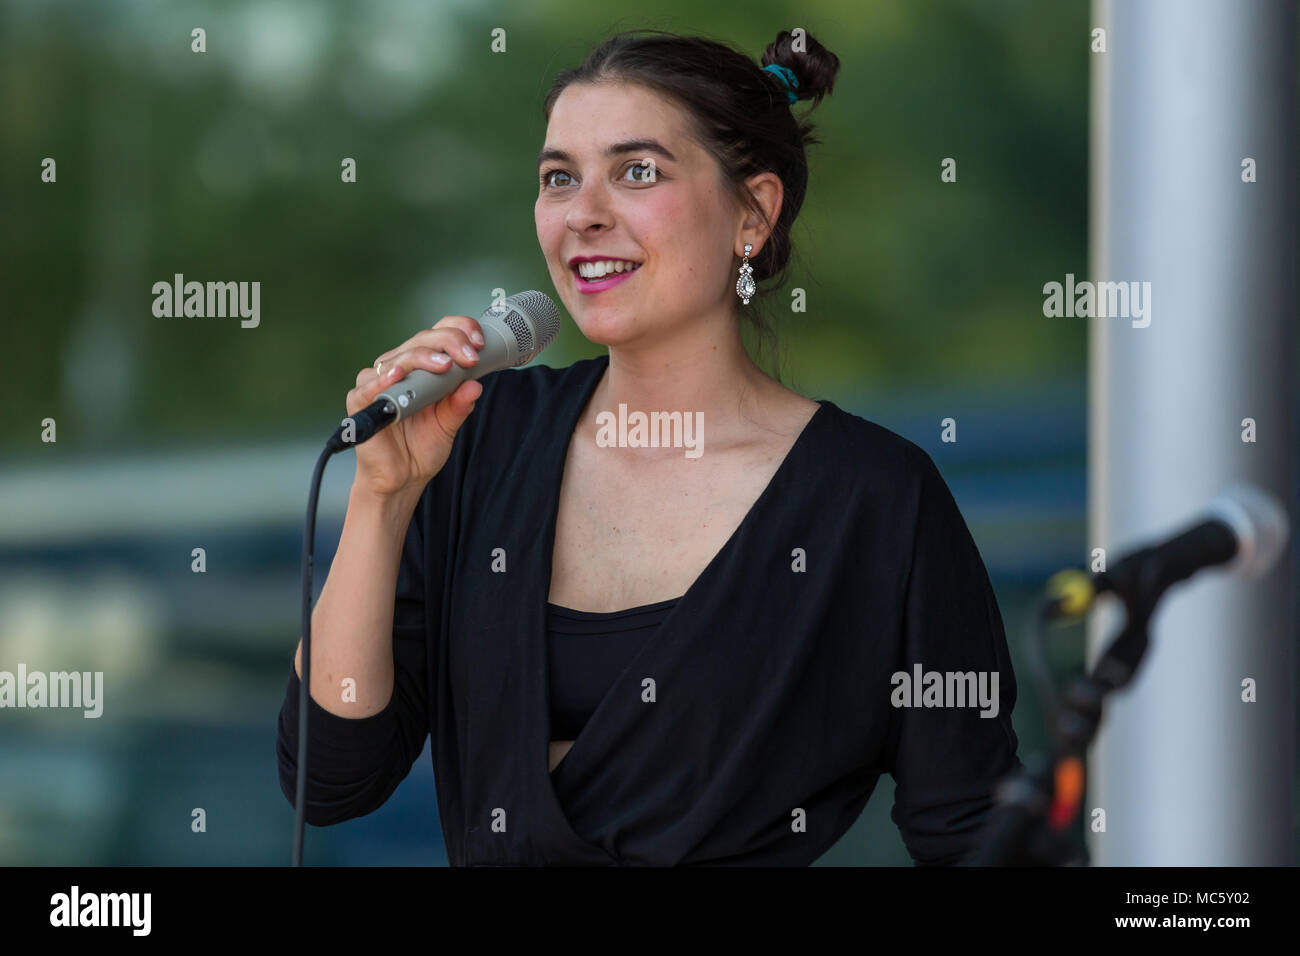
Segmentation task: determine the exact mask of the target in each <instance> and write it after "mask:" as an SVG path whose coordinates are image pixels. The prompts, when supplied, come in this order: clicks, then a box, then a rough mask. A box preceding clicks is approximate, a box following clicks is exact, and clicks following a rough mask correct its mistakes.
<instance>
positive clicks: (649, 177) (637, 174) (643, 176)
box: [627, 162, 656, 183]
mask: <svg viewBox="0 0 1300 956" xmlns="http://www.w3.org/2000/svg"><path fill="white" fill-rule="evenodd" d="M627 172H629V173H631V174H632V181H633V182H638V183H652V182H654V181H655V179H656V175H655V164H654V163H649V162H641V163H633V164H632V165H631V166H629V167H628V168H627Z"/></svg>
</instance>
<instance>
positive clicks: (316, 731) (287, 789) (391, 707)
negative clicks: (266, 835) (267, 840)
mask: <svg viewBox="0 0 1300 956" xmlns="http://www.w3.org/2000/svg"><path fill="white" fill-rule="evenodd" d="M427 500H428V493H427V492H426V494H425V495H424V496H423V497H422V498H421V499H420V504H418V505H417V506H416V510H415V513H414V516H413V517H412V519H411V524H410V527H409V528H408V529H407V533H406V539H405V541H404V543H403V546H402V558H401V562H400V564H399V567H398V573H397V589H396V595H395V602H394V607H393V695H392V697H391V698H390V699H389V701H388V704H387V705H386V706H385V707H384V709H383V710H381V711H380V712H379V713H377V714H373V715H371V716H369V717H361V718H349V717H342V716H340V715H338V714H332V713H330V712H329V711H327V710H325V709H324V708H323V707H321V706H320V705H319V704H318V703H316V701H315V700H314V699H311V698H309V699H308V701H307V707H308V711H309V714H308V732H309V733H308V736H309V738H310V739H309V740H308V748H309V750H308V756H307V769H308V779H307V788H306V805H307V806H306V820H307V822H308V823H310V824H312V825H313V826H328V825H330V824H333V823H340V822H342V821H344V820H350V819H352V818H354V817H359V816H363V815H365V814H367V813H370V812H371V811H373V810H376V809H377V808H378V807H379V806H380V805H382V804H383V802H384V801H385V800H387V799H388V797H389V796H390V795H391V794H392V792H393V791H394V790H396V789H397V785H398V784H399V783H401V782H402V780H404V779H405V778H406V775H407V774H408V773H410V771H411V767H412V765H413V764H414V763H415V761H416V760H417V759H418V758H419V756H420V753H421V751H422V750H423V749H424V742H425V739H426V738H427V737H428V735H429V729H430V723H429V716H428V715H429V708H428V701H427V700H426V696H427V695H426V691H425V687H426V666H427V655H428V648H427V643H428V634H427V631H426V621H425V607H424V604H425V600H424V595H425V548H424V536H423V534H422V530H421V529H422V525H423V520H422V519H423V516H424V511H425V507H426V504H425V503H426V501H427ZM301 693H302V681H301V680H300V679H299V677H298V675H297V673H296V672H295V670H294V667H293V661H292V659H290V662H289V684H288V688H287V689H286V691H285V697H284V703H283V705H282V706H281V708H280V717H279V722H278V726H277V733H276V757H277V761H278V763H279V770H280V789H281V791H283V793H284V795H285V797H286V799H288V801H289V803H290V805H293V804H294V801H295V788H296V786H297V784H296V779H297V768H298V706H299V694H301Z"/></svg>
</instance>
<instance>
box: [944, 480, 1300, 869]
mask: <svg viewBox="0 0 1300 956" xmlns="http://www.w3.org/2000/svg"><path fill="white" fill-rule="evenodd" d="M1289 534H1290V523H1289V521H1288V519H1287V514H1286V509H1285V508H1283V507H1282V505H1281V504H1280V503H1279V502H1278V500H1277V499H1276V498H1274V497H1273V496H1272V495H1270V494H1268V493H1267V492H1265V491H1262V490H1260V489H1258V488H1255V487H1254V486H1251V485H1246V484H1238V485H1234V486H1233V487H1231V488H1229V489H1227V490H1226V491H1224V492H1223V493H1221V494H1220V495H1218V496H1217V497H1215V498H1214V500H1213V501H1211V502H1210V505H1209V507H1208V509H1207V511H1206V513H1205V515H1204V517H1203V518H1202V519H1201V520H1200V521H1198V522H1197V523H1195V524H1194V525H1192V526H1190V527H1188V528H1186V529H1185V530H1183V531H1182V532H1180V533H1178V534H1176V535H1174V536H1173V537H1171V538H1169V539H1167V540H1165V541H1162V542H1159V543H1157V544H1153V545H1148V546H1147V547H1144V548H1141V549H1139V550H1137V551H1134V552H1132V553H1131V554H1128V555H1126V556H1125V557H1123V558H1121V559H1120V560H1119V561H1118V562H1116V563H1115V565H1114V566H1113V567H1111V568H1110V569H1108V570H1107V571H1103V572H1100V573H1098V574H1094V575H1089V574H1087V573H1086V572H1084V571H1080V570H1074V569H1072V570H1067V571H1062V572H1060V573H1058V574H1055V575H1053V576H1052V578H1051V580H1050V581H1048V586H1047V590H1048V599H1047V601H1046V602H1045V603H1044V605H1043V607H1042V608H1041V609H1040V612H1039V614H1038V616H1037V619H1036V621H1035V623H1036V624H1037V629H1036V631H1035V636H1036V638H1037V640H1036V641H1030V642H1029V646H1028V647H1027V649H1026V650H1027V652H1028V654H1029V658H1030V663H1031V665H1032V666H1033V667H1034V670H1035V673H1036V676H1037V677H1038V678H1039V683H1040V686H1041V688H1042V694H1043V696H1044V703H1045V706H1046V707H1047V709H1048V711H1049V712H1050V713H1051V715H1052V716H1051V720H1052V724H1053V728H1052V730H1053V737H1054V739H1055V746H1054V753H1053V757H1052V759H1051V760H1050V761H1039V762H1037V763H1036V764H1034V765H1032V766H1027V767H1026V769H1025V771H1024V772H1022V773H1018V774H1014V775H1012V776H1011V777H1009V778H1007V779H1006V780H1004V781H1003V782H1002V784H1001V785H1000V786H999V789H998V792H997V795H996V800H997V803H996V805H995V807H994V809H993V811H992V813H991V814H990V817H989V822H988V823H987V824H986V826H985V828H984V830H983V831H982V834H981V837H980V843H979V845H978V846H977V847H976V849H975V851H974V852H973V853H972V855H971V856H970V858H969V859H968V860H967V861H966V863H967V865H970V866H1005V865H1017V864H1019V865H1039V866H1041V865H1050V864H1054V863H1060V862H1070V863H1081V862H1085V861H1083V860H1079V859H1071V858H1070V849H1069V846H1068V841H1067V839H1066V837H1067V834H1066V827H1067V826H1068V825H1069V823H1070V822H1071V821H1072V820H1073V819H1074V818H1075V817H1076V816H1077V813H1078V809H1079V804H1080V802H1081V800H1082V799H1083V792H1084V775H1085V774H1084V757H1085V755H1086V753H1087V748H1088V745H1089V744H1090V743H1091V741H1092V739H1093V737H1094V736H1095V735H1096V732H1097V729H1098V727H1099V726H1100V724H1101V716H1102V704H1103V702H1104V700H1105V698H1106V697H1107V696H1108V695H1109V694H1111V693H1113V692H1114V691H1116V690H1118V689H1119V688H1121V687H1123V686H1124V685H1125V684H1127V683H1128V682H1129V681H1131V680H1132V678H1133V675H1134V674H1135V673H1136V671H1137V668H1138V665H1139V664H1140V663H1141V661H1142V657H1143V655H1144V654H1145V652H1146V648H1147V625H1148V623H1149V622H1150V620H1151V616H1152V614H1153V613H1154V612H1155V607H1156V604H1157V603H1158V602H1159V600H1160V598H1161V597H1162V596H1163V595H1164V593H1165V591H1167V590H1168V589H1169V588H1170V587H1171V586H1173V585H1174V584H1177V583H1178V582H1179V581H1183V580H1185V579H1187V578H1189V577H1191V576H1192V575H1193V574H1195V573H1196V572H1197V571H1200V570H1201V569H1203V568H1209V567H1215V566H1218V565H1223V564H1226V565H1228V567H1227V570H1228V571H1230V572H1236V573H1240V574H1243V575H1245V576H1247V577H1259V576H1261V575H1263V574H1264V573H1266V572H1267V571H1268V570H1269V569H1270V568H1272V567H1273V565H1274V564H1275V563H1276V562H1277V560H1278V558H1279V557H1280V556H1281V554H1282V552H1283V550H1284V548H1285V546H1286V542H1287V538H1288V536H1289ZM1105 593H1111V594H1114V595H1115V596H1116V597H1118V598H1119V599H1120V600H1121V601H1122V602H1123V603H1124V608H1125V612H1126V620H1125V623H1124V629H1123V630H1122V631H1121V632H1120V634H1119V636H1118V637H1116V638H1115V639H1114V641H1112V642H1111V644H1110V646H1109V647H1107V648H1106V650H1105V651H1104V652H1103V653H1102V655H1101V657H1100V658H1099V659H1098V661H1097V663H1096V666H1095V667H1094V668H1093V671H1092V673H1091V674H1089V675H1086V676H1084V677H1082V678H1080V679H1078V680H1077V681H1076V682H1075V683H1074V684H1073V685H1072V686H1071V687H1070V689H1069V690H1068V691H1067V693H1066V694H1065V696H1064V698H1063V700H1061V701H1060V702H1058V701H1057V700H1056V694H1055V687H1054V685H1053V683H1052V681H1051V680H1050V678H1049V677H1048V671H1047V665H1046V661H1045V655H1044V654H1043V649H1042V637H1043V632H1044V630H1045V627H1046V625H1047V624H1048V623H1050V622H1051V621H1053V620H1062V619H1071V618H1080V617H1083V616H1084V615H1085V614H1086V613H1087V612H1088V610H1089V609H1090V608H1091V607H1092V606H1093V605H1094V604H1095V603H1096V598H1097V596H1098V595H1100V594H1105Z"/></svg>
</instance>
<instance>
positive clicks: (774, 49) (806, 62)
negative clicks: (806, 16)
mask: <svg viewBox="0 0 1300 956" xmlns="http://www.w3.org/2000/svg"><path fill="white" fill-rule="evenodd" d="M773 63H775V64H777V65H778V66H784V67H788V68H789V69H791V70H793V71H794V75H795V76H796V77H798V79H799V87H798V89H796V90H795V91H794V94H795V96H796V97H798V98H799V99H801V100H809V99H810V100H812V101H813V105H814V106H816V105H817V104H818V103H819V102H821V99H822V97H823V96H826V95H828V94H829V93H830V92H831V90H833V89H834V87H835V75H836V74H837V73H838V72H839V69H840V58H839V57H837V56H836V55H835V54H834V53H832V52H831V51H830V50H828V49H826V47H824V46H822V45H821V44H820V43H818V42H817V40H816V39H814V38H813V35H812V34H811V33H809V32H808V31H807V30H805V29H803V28H802V27H797V28H795V29H794V30H782V31H781V32H780V33H778V34H777V35H776V39H775V40H773V41H772V42H771V43H769V44H768V45H767V49H766V50H764V51H763V58H762V60H761V61H760V62H759V66H770V65H772V64H773Z"/></svg>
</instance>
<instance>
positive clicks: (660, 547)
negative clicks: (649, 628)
mask: <svg viewBox="0 0 1300 956" xmlns="http://www.w3.org/2000/svg"><path fill="white" fill-rule="evenodd" d="M570 465H571V467H567V468H566V474H565V479H564V482H563V485H562V488H561V493H560V500H559V508H558V510H557V512H556V525H555V544H554V553H553V556H552V568H551V583H550V593H549V597H548V600H550V601H551V602H552V603H554V604H559V605H561V606H563V607H570V608H576V609H579V610H588V611H617V610H622V609H625V608H630V607H639V606H641V605H644V604H653V603H655V602H658V601H666V600H670V599H672V598H676V597H680V596H682V595H683V594H684V593H686V591H687V590H689V589H690V587H691V585H692V584H693V583H694V582H695V580H696V578H698V577H699V576H700V574H701V572H703V571H704V569H705V568H706V567H707V566H708V564H709V562H710V561H712V560H713V558H714V557H715V556H716V555H717V554H718V552H719V551H721V550H722V548H723V547H724V546H725V545H726V543H727V541H728V540H729V539H730V538H731V536H732V535H733V534H734V533H735V531H736V529H737V528H738V527H739V526H740V524H741V522H742V521H743V520H744V519H745V516H746V515H747V514H748V512H749V511H750V509H751V508H752V507H753V505H754V502H755V500H756V499H757V498H758V497H759V495H760V494H761V493H762V491H763V488H764V486H765V485H766V484H767V483H768V481H769V480H770V479H771V473H770V470H769V469H768V468H766V467H765V463H763V462H761V461H760V462H758V463H757V467H754V466H753V465H754V463H753V462H752V461H751V462H748V463H747V462H745V461H744V459H736V460H733V461H728V462H723V461H718V462H711V463H707V464H701V463H700V461H695V462H690V463H685V462H683V463H679V464H677V465H676V467H673V468H667V467H663V466H662V464H659V465H655V466H647V467H644V468H641V469H635V468H628V467H626V466H622V467H614V466H610V465H607V464H606V465H604V466H602V463H599V462H590V461H584V460H583V458H582V456H575V459H574V460H571V462H570ZM747 465H748V467H747Z"/></svg>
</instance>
